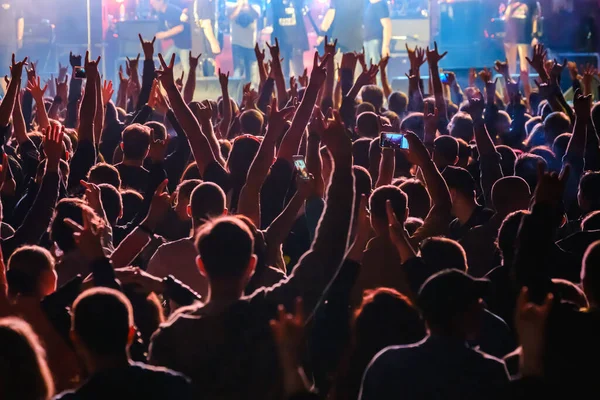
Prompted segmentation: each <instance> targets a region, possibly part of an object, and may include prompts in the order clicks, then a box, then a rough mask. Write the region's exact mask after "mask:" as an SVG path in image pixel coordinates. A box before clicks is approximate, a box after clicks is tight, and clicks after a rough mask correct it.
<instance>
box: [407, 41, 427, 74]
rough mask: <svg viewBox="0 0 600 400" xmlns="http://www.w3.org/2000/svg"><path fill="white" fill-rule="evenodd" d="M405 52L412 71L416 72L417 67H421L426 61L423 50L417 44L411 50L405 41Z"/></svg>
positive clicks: (417, 70)
mask: <svg viewBox="0 0 600 400" xmlns="http://www.w3.org/2000/svg"><path fill="white" fill-rule="evenodd" d="M406 52H407V53H408V60H409V61H410V69H411V71H412V73H413V74H418V72H419V68H421V66H422V65H423V64H425V62H426V61H427V58H426V57H425V51H424V50H423V49H422V48H420V47H419V46H416V47H415V49H414V50H411V48H410V47H408V43H406ZM415 69H416V71H415Z"/></svg>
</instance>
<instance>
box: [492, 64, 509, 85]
mask: <svg viewBox="0 0 600 400" xmlns="http://www.w3.org/2000/svg"><path fill="white" fill-rule="evenodd" d="M494 70H495V71H496V72H497V73H499V74H500V75H502V76H503V77H504V78H505V79H506V78H507V80H508V79H510V73H509V67H508V60H504V61H500V60H496V62H495V63H494Z"/></svg>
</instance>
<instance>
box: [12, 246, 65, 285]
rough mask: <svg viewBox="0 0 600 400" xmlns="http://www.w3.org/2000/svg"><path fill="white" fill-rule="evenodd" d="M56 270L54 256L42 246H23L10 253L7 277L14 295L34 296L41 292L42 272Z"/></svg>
mask: <svg viewBox="0 0 600 400" xmlns="http://www.w3.org/2000/svg"><path fill="white" fill-rule="evenodd" d="M52 271H54V258H53V257H52V254H50V252H49V251H48V250H46V249H45V248H43V247H40V246H22V247H19V248H18V249H17V250H15V251H14V253H12V254H11V255H10V258H9V259H8V264H7V271H6V279H7V281H8V288H9V290H10V293H11V294H13V295H16V294H20V295H23V296H32V295H35V294H38V293H39V288H40V283H41V282H40V278H41V276H42V274H44V273H48V272H52Z"/></svg>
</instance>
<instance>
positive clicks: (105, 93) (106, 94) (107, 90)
mask: <svg viewBox="0 0 600 400" xmlns="http://www.w3.org/2000/svg"><path fill="white" fill-rule="evenodd" d="M114 93H115V91H114V89H113V83H112V81H107V80H105V81H104V83H103V84H102V101H103V102H104V105H107V104H108V103H110V99H112V96H113V94H114Z"/></svg>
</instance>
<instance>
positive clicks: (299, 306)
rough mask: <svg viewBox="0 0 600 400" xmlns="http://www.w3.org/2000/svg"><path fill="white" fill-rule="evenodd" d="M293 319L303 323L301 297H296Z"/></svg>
mask: <svg viewBox="0 0 600 400" xmlns="http://www.w3.org/2000/svg"><path fill="white" fill-rule="evenodd" d="M294 319H295V320H296V322H297V323H299V324H303V323H304V303H303V301H302V297H296V304H295V308H294Z"/></svg>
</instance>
